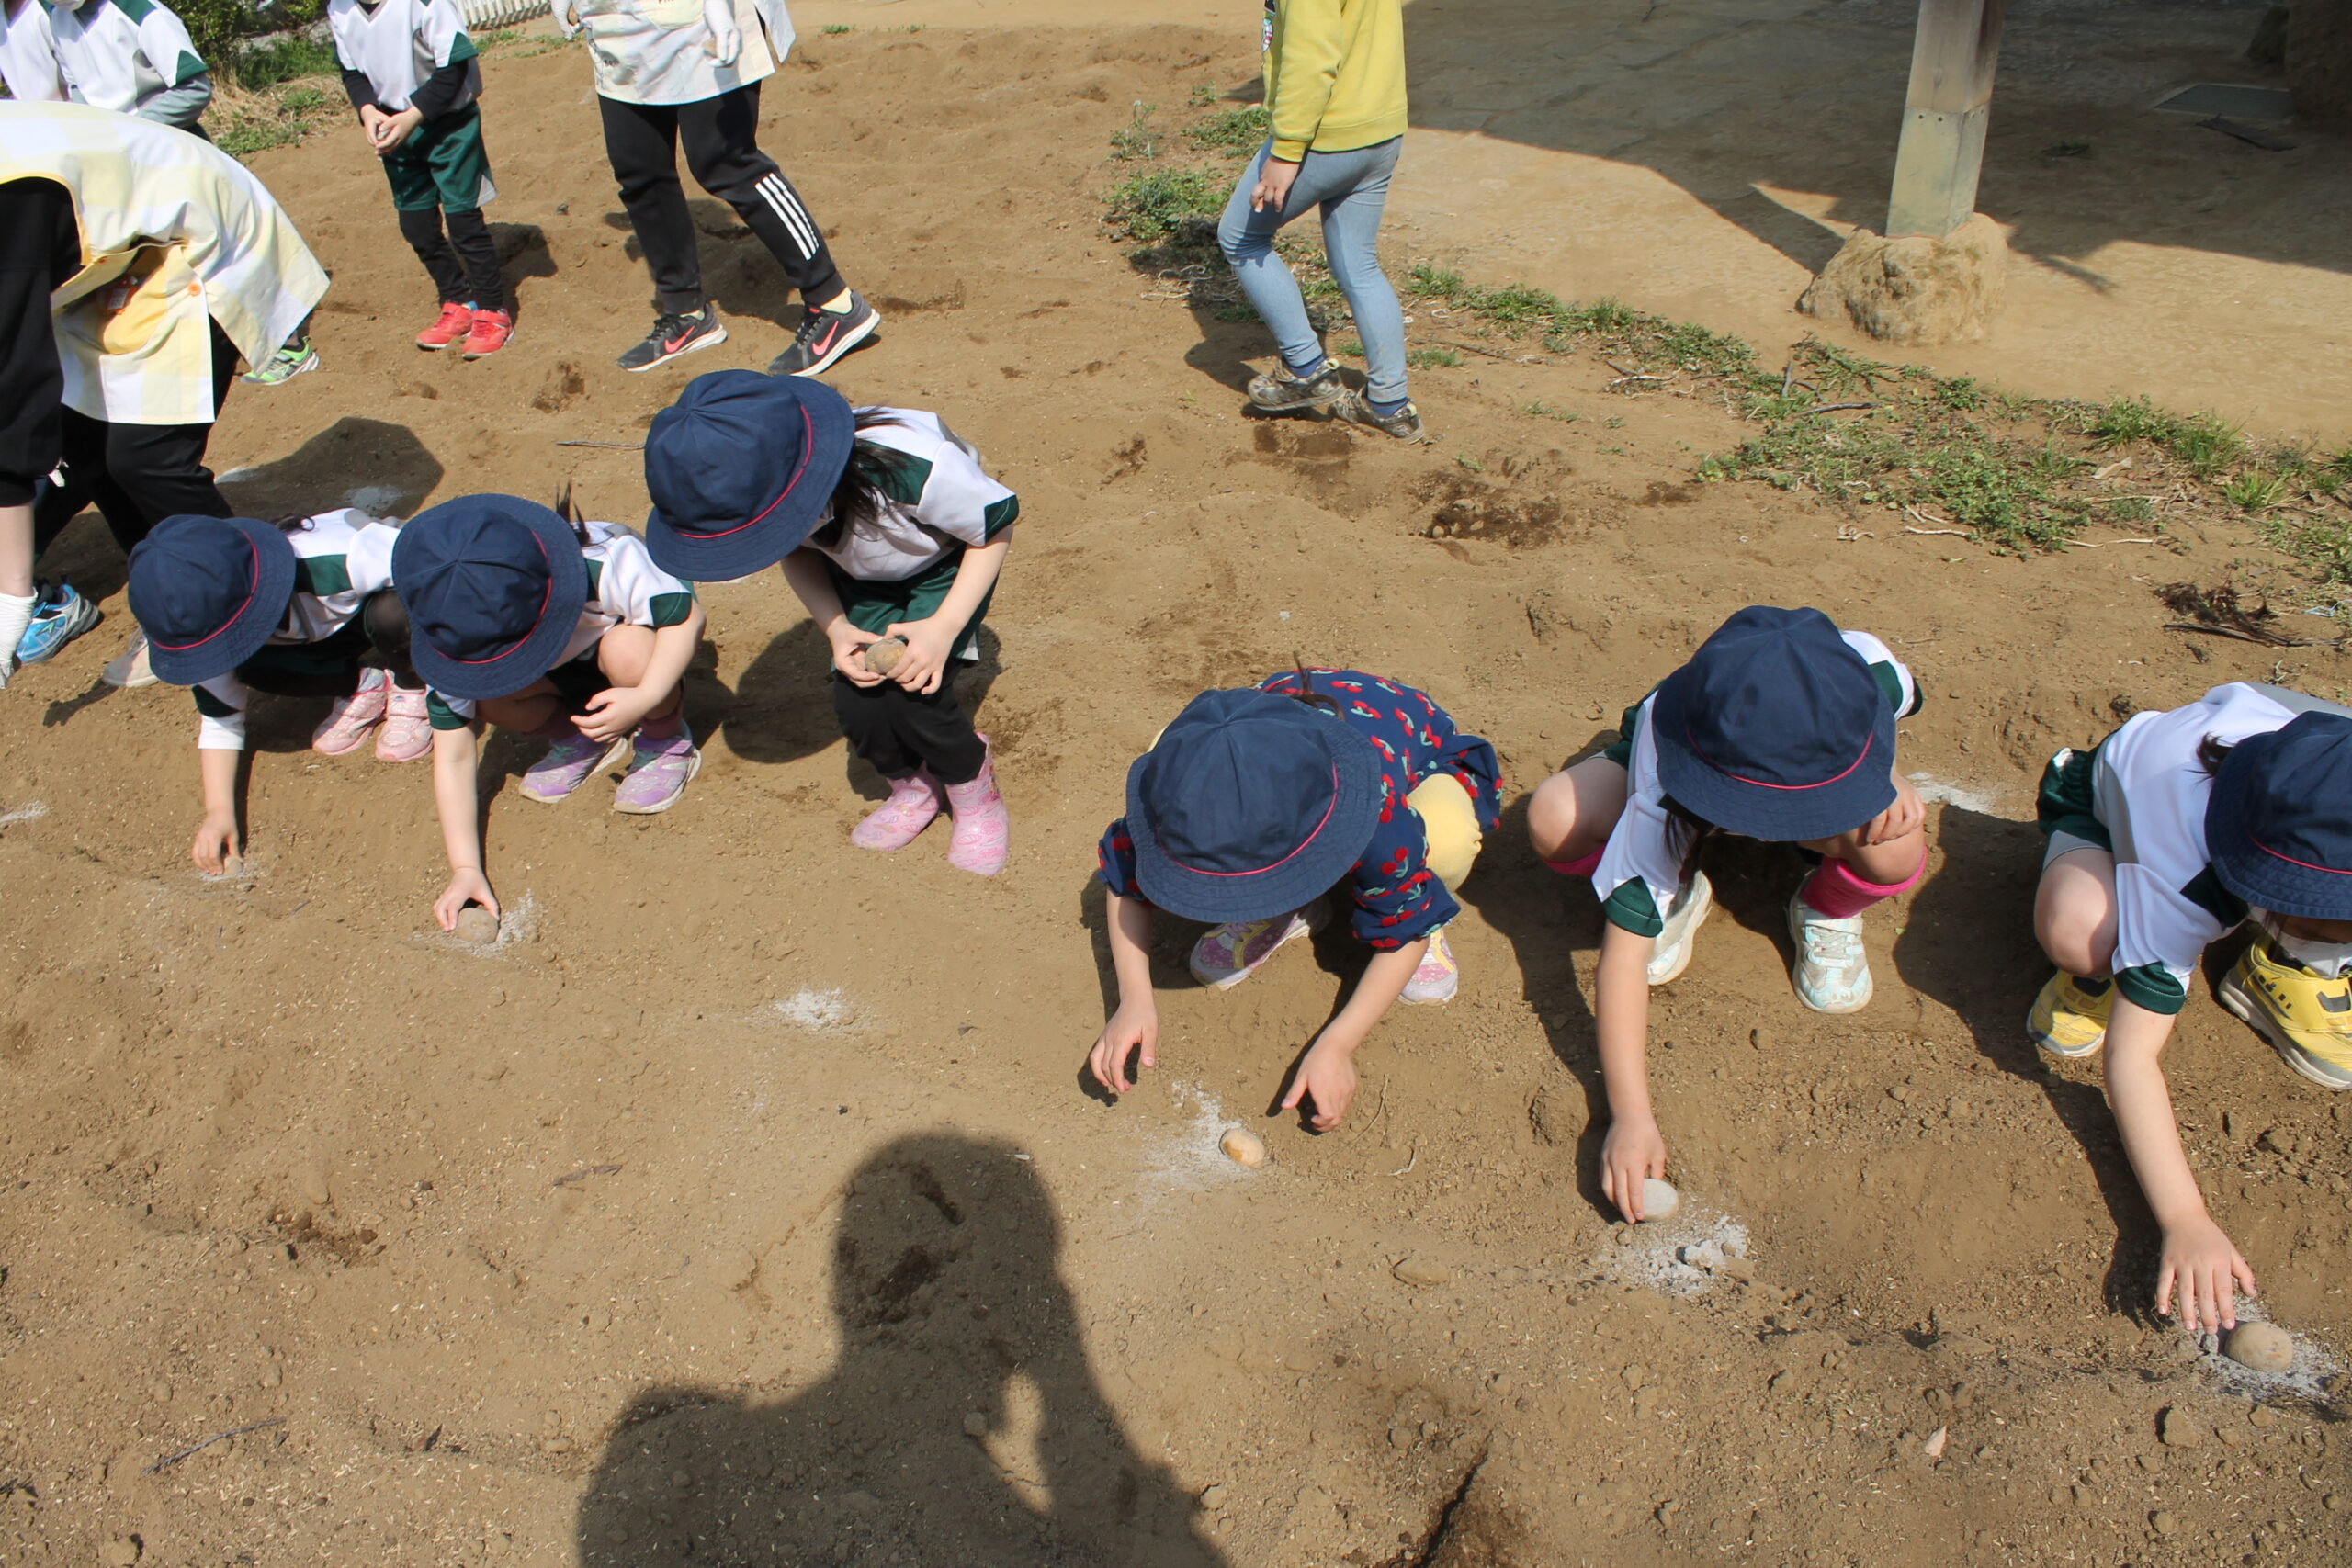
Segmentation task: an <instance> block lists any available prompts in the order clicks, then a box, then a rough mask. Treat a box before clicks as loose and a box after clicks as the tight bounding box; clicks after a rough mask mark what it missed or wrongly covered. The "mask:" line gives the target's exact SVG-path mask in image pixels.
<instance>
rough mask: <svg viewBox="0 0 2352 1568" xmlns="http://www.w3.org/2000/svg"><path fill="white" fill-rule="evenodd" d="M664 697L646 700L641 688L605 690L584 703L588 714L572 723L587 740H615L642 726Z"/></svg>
mask: <svg viewBox="0 0 2352 1568" xmlns="http://www.w3.org/2000/svg"><path fill="white" fill-rule="evenodd" d="M662 695H664V694H661V693H656V694H653V695H650V696H649V695H648V694H646V691H645V688H644V687H642V686H608V687H606V688H605V690H603V691H601V692H599V693H597V694H595V695H594V696H593V697H590V698H589V699H588V711H587V712H586V713H584V714H582V715H581V716H579V717H578V718H576V719H574V720H573V721H572V722H573V724H574V725H575V726H576V727H577V728H578V729H579V731H580V733H581V734H582V735H584V736H586V737H587V738H588V739H591V740H605V741H612V740H618V739H620V738H621V737H622V736H624V735H627V734H628V732H629V731H630V730H632V729H635V728H637V727H638V726H639V724H641V723H642V722H644V719H645V716H646V715H647V714H649V713H650V712H652V711H653V708H654V706H655V705H656V704H657V703H659V702H660V701H661V698H662Z"/></svg>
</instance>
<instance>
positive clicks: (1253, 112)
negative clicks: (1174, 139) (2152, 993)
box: [1184, 104, 1273, 158]
mask: <svg viewBox="0 0 2352 1568" xmlns="http://www.w3.org/2000/svg"><path fill="white" fill-rule="evenodd" d="M1272 130H1273V114H1272V111H1271V110H1269V109H1268V108H1267V107H1266V106H1265V105H1263V104H1250V105H1248V106H1246V107H1241V108H1238V109H1227V110H1225V111H1224V112H1223V113H1221V114H1214V115H1211V116H1210V117H1209V118H1206V119H1204V120H1203V121H1201V123H1200V124H1198V125H1195V126H1193V127H1191V128H1190V129H1189V130H1186V131H1185V132H1184V140H1185V141H1189V142H1191V143H1192V144H1193V148H1194V150H1196V151H1198V152H1216V153H1219V154H1221V155H1223V156H1225V157H1227V158H1246V157H1249V156H1250V155H1251V154H1253V153H1255V152H1257V151H1258V149H1259V148H1260V147H1261V146H1263V145H1264V144H1265V141H1266V138H1267V137H1268V136H1269V135H1271V134H1272Z"/></svg>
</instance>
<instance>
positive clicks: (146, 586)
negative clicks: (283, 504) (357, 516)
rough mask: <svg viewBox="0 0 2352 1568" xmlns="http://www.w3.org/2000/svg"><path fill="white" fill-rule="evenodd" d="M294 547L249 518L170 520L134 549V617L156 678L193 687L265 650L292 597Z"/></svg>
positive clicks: (149, 533)
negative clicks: (144, 636) (143, 638)
mask: <svg viewBox="0 0 2352 1568" xmlns="http://www.w3.org/2000/svg"><path fill="white" fill-rule="evenodd" d="M294 569H295V560H294V547H293V546H292V545H291V544H290V543H288V541H287V537H286V536H285V535H284V534H282V533H280V532H278V530H277V528H276V527H275V526H273V525H270V524H267V523H256V522H254V520H253V519H252V518H250V517H166V518H164V520H163V521H162V522H161V523H158V524H156V525H155V526H154V527H153V528H151V529H149V530H148V533H147V536H146V537H145V538H144V539H141V540H140V541H139V543H138V544H137V545H136V546H134V547H132V549H131V552H130V614H131V616H132V618H133V619H135V620H137V621H138V623H139V628H140V630H141V631H143V632H145V633H146V634H147V659H148V662H149V663H150V664H152V665H153V667H154V671H155V674H156V677H157V678H158V679H160V680H164V681H169V682H172V683H173V684H174V685H178V686H193V685H195V684H196V683H197V682H199V681H209V680H211V679H213V678H214V677H215V676H219V675H226V674H228V673H229V672H230V671H232V670H234V669H235V668H236V667H237V666H238V665H240V664H243V662H244V661H245V660H248V659H251V658H252V657H253V656H254V654H256V653H259V652H260V651H261V650H262V645H263V644H265V643H266V642H267V641H269V638H270V634H271V633H273V632H275V631H277V628H278V626H279V625H280V624H281V623H283V622H284V621H285V619H286V607H287V605H288V604H290V603H292V601H293V598H294Z"/></svg>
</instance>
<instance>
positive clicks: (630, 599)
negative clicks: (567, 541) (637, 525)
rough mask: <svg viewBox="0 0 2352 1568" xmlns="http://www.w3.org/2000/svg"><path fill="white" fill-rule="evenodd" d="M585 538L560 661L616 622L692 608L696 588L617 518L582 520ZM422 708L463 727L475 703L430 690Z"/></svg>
mask: <svg viewBox="0 0 2352 1568" xmlns="http://www.w3.org/2000/svg"><path fill="white" fill-rule="evenodd" d="M581 526H582V527H583V528H585V529H586V530H587V531H588V543H586V544H585V545H583V546H582V547H581V549H580V553H581V554H582V556H585V557H586V558H587V559H588V602H587V603H586V604H582V606H581V607H580V622H579V624H578V625H577V626H573V627H572V630H571V641H570V642H567V643H565V644H564V645H563V655H562V657H561V658H560V659H558V660H556V663H558V664H569V663H571V661H572V660H575V659H578V658H581V657H582V655H593V654H594V649H595V647H596V644H597V643H598V642H599V641H600V640H602V639H603V637H604V635H605V633H606V632H608V631H611V630H612V629H613V628H614V627H615V626H649V627H651V628H654V629H656V630H659V629H660V628H661V627H662V626H680V625H683V624H684V622H685V621H686V619H687V618H688V617H689V616H691V615H693V614H694V613H695V591H694V588H693V586H692V585H691V584H688V583H684V582H681V581H678V580H677V579H676V578H674V577H672V576H671V575H670V574H669V573H668V572H666V571H663V570H662V569H661V568H660V567H658V566H655V565H654V564H653V557H652V556H651V555H650V554H649V553H648V552H647V550H646V548H645V541H644V540H643V539H640V538H639V537H638V536H636V535H635V534H632V533H630V532H629V531H628V529H626V528H624V527H622V526H620V525H618V524H616V523H583V524H582V525H581ZM424 706H425V711H426V713H428V714H429V715H430V716H432V720H433V728H435V729H461V728H464V727H465V726H466V725H468V724H470V723H471V722H472V721H473V716H474V704H473V702H472V700H471V699H469V698H466V697H452V696H446V695H444V694H441V693H439V692H431V693H428V694H426V697H425V704H424Z"/></svg>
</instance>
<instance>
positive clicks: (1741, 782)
mask: <svg viewBox="0 0 2352 1568" xmlns="http://www.w3.org/2000/svg"><path fill="white" fill-rule="evenodd" d="M1688 670H1689V666H1688V665H1686V666H1684V667H1683V669H1681V670H1678V671H1675V672H1674V673H1673V674H1671V675H1669V676H1668V677H1667V678H1666V679H1665V680H1664V681H1663V682H1660V683H1659V685H1658V689H1657V701H1656V702H1654V703H1652V704H1651V705H1650V723H1651V725H1652V727H1653V728H1654V731H1655V739H1656V741H1657V777H1658V783H1659V784H1661V785H1663V786H1664V787H1665V790H1666V793H1667V794H1668V795H1669V796H1671V797H1672V798H1673V799H1674V801H1675V802H1676V803H1677V804H1678V805H1679V806H1681V807H1683V808H1684V809H1686V810H1688V811H1690V812H1691V814H1692V815H1694V816H1696V817H1698V818H1700V819H1701V820H1702V821H1705V822H1712V823H1713V824H1714V825H1715V826H1716V827H1718V828H1721V829H1723V830H1724V832H1726V833H1737V834H1738V835H1740V836H1741V837H1742V838H1747V839H1764V840H1770V841H1771V842H1774V843H1783V844H1802V843H1807V842H1810V841H1811V840H1815V839H1834V838H1836V837H1837V836H1838V834H1840V833H1844V832H1848V831H1850V830H1851V829H1856V828H1859V827H1860V826H1861V825H1862V824H1863V823H1865V822H1868V821H1869V820H1870V819H1871V818H1873V817H1876V816H1877V815H1878V814H1879V813H1880V812H1882V811H1883V810H1885V809H1886V808H1887V807H1890V806H1892V805H1894V711H1893V710H1892V709H1889V708H1886V707H1883V706H1882V707H1881V708H1880V709H1879V711H1878V715H1877V718H1876V721H1875V722H1874V723H1873V724H1872V726H1871V739H1870V743H1869V744H1868V745H1867V746H1865V747H1864V748H1863V749H1862V754H1861V756H1860V758H1859V759H1857V760H1856V761H1855V762H1854V765H1853V766H1852V767H1850V768H1849V769H1847V770H1846V772H1845V773H1841V774H1839V775H1838V777H1837V778H1835V779H1832V780H1829V781H1828V782H1827V783H1825V784H1812V785H1807V786H1804V787H1801V788H1790V787H1787V786H1784V785H1780V784H1756V783H1752V782H1750V781H1748V780H1745V779H1739V778H1735V777H1733V776H1732V775H1731V774H1729V773H1724V772H1722V771H1720V770H1718V769H1716V768H1713V767H1711V766H1709V765H1708V763H1707V762H1706V761H1705V760H1704V759H1703V758H1702V757H1701V756H1700V755H1699V754H1698V752H1697V751H1695V750H1692V749H1691V739H1690V728H1689V726H1688V723H1687V720H1686V716H1685V714H1684V709H1683V701H1684V697H1685V694H1687V693H1688V691H1689V689H1690V682H1688V681H1686V680H1685V679H1684V678H1683V677H1684V675H1685V673H1686V672H1687V671H1688Z"/></svg>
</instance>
